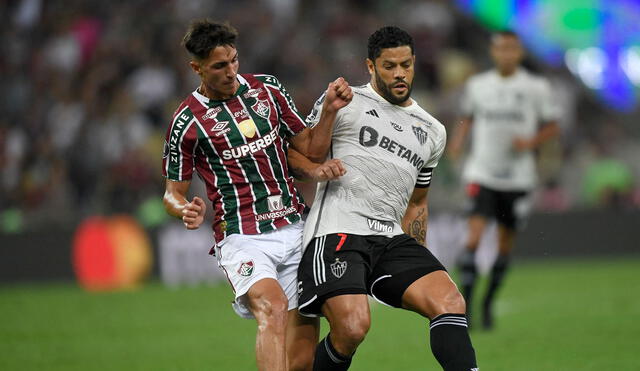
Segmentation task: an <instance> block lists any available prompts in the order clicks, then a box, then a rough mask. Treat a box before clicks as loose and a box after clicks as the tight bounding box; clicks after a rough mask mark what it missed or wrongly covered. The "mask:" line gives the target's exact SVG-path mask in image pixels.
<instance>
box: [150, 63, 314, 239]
mask: <svg viewBox="0 0 640 371" xmlns="http://www.w3.org/2000/svg"><path fill="white" fill-rule="evenodd" d="M238 81H239V82H240V88H239V89H238V91H237V92H236V95H235V96H234V97H233V98H230V99H227V100H223V101H216V100H211V99H209V98H207V97H205V96H204V95H202V94H200V93H199V92H198V91H197V90H196V91H194V92H193V93H191V95H189V97H187V98H186V99H185V100H184V101H183V102H182V104H180V106H179V107H178V109H177V110H176V112H175V113H174V117H173V122H172V123H171V126H169V129H168V130H167V134H166V140H165V148H164V153H163V160H162V164H163V175H164V176H165V177H166V178H168V179H170V180H173V181H186V180H190V179H191V176H192V173H193V169H194V168H195V170H196V171H197V173H198V175H199V176H200V178H201V179H202V180H203V181H204V182H205V184H206V188H207V196H208V198H209V200H210V201H211V202H212V204H213V210H214V212H215V220H214V222H213V230H214V235H215V239H216V242H220V241H221V240H222V239H224V238H225V237H226V236H228V235H230V234H234V233H241V234H258V233H263V232H267V231H272V230H274V229H276V228H280V227H283V226H285V225H288V224H293V223H295V222H297V221H299V220H300V218H301V213H302V211H303V210H304V204H303V201H302V199H301V197H300V196H299V194H298V192H297V190H296V189H295V187H294V185H293V178H291V177H290V176H289V172H288V168H287V159H286V143H285V141H284V139H285V138H286V137H290V136H294V135H296V134H297V133H299V132H301V131H302V130H303V129H304V128H305V127H306V126H305V121H304V118H303V117H301V116H300V114H299V113H298V111H297V109H296V107H295V105H294V103H293V100H292V99H291V97H290V96H289V94H288V93H287V91H286V90H285V88H284V87H283V86H282V84H280V82H279V81H278V80H277V79H276V78H275V77H274V76H270V75H252V74H242V75H240V74H239V75H238Z"/></svg>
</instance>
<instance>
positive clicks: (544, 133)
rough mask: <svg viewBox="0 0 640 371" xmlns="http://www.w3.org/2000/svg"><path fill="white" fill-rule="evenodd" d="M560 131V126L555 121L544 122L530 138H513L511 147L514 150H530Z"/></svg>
mask: <svg viewBox="0 0 640 371" xmlns="http://www.w3.org/2000/svg"><path fill="white" fill-rule="evenodd" d="M559 133H560V127H559V126H558V124H557V123H556V122H555V121H550V122H547V123H545V124H544V125H543V126H542V127H541V128H540V130H538V133H537V134H536V135H535V136H534V137H532V138H515V139H514V140H513V149H515V150H516V151H530V150H533V149H536V148H538V147H540V146H541V145H542V144H544V143H545V142H547V141H548V140H550V139H552V138H554V137H556V136H557V135H558V134H559Z"/></svg>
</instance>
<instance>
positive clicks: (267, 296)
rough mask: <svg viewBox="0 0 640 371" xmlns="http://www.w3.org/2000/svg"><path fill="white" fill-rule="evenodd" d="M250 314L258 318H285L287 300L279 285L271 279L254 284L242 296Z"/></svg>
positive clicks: (264, 279)
mask: <svg viewBox="0 0 640 371" xmlns="http://www.w3.org/2000/svg"><path fill="white" fill-rule="evenodd" d="M243 298H245V300H244V302H245V303H246V306H247V307H248V308H249V310H250V311H251V313H252V314H253V315H254V316H255V317H256V318H258V319H260V316H265V317H280V318H285V317H286V313H287V311H288V300H287V296H286V295H285V293H284V291H283V290H282V287H281V286H280V283H279V282H278V281H277V280H275V279H273V278H268V277H267V278H263V279H260V280H259V281H257V282H255V283H254V284H253V285H252V286H251V287H250V288H249V291H247V293H246V294H245V295H244V296H243Z"/></svg>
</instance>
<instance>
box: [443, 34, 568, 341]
mask: <svg viewBox="0 0 640 371" xmlns="http://www.w3.org/2000/svg"><path fill="white" fill-rule="evenodd" d="M490 48H491V56H492V57H493V60H494V62H495V65H496V68H495V69H492V70H490V71H486V72H483V73H481V74H478V75H476V76H474V77H472V78H471V79H470V80H469V82H468V83H467V86H466V90H465V94H464V98H463V100H462V111H463V115H464V117H463V119H462V120H461V123H460V125H458V127H457V128H456V130H455V132H454V135H453V136H452V139H451V145H450V147H449V152H450V154H451V156H452V158H453V159H454V160H455V159H457V158H458V157H459V154H460V153H461V150H462V147H463V143H464V141H465V139H466V137H467V136H468V134H469V133H471V151H470V153H469V156H468V158H467V161H466V164H465V167H464V171H463V179H464V181H465V182H466V183H467V193H468V194H469V197H470V198H471V200H472V204H473V205H472V210H471V216H470V218H469V226H468V230H469V236H468V241H467V244H466V247H465V250H464V253H463V254H462V257H461V259H460V268H461V271H462V274H461V276H462V293H463V295H464V297H465V300H466V302H467V317H468V318H469V320H470V318H471V317H470V313H471V311H470V309H471V303H472V298H473V294H472V293H473V289H474V286H475V282H476V276H477V273H476V265H475V251H476V249H477V248H478V245H479V243H480V239H481V238H482V234H483V232H484V229H485V225H486V224H487V220H489V219H495V220H496V221H497V223H498V257H497V259H496V260H495V262H494V264H493V267H492V269H491V278H490V282H489V286H488V289H487V292H486V295H485V297H484V299H483V303H482V308H483V312H482V325H483V327H484V328H485V329H490V328H492V326H493V310H492V307H493V301H494V300H493V299H494V297H495V294H496V292H497V290H498V288H499V287H500V285H501V284H502V282H503V279H504V276H505V273H506V271H507V267H508V265H509V256H510V254H511V250H512V248H513V241H514V239H515V236H516V230H517V225H518V222H519V221H520V220H521V219H522V218H524V217H525V216H526V214H527V211H528V210H529V209H530V207H529V204H530V203H531V200H530V197H528V195H529V194H530V193H531V191H532V190H533V188H534V187H535V183H536V168H535V167H536V165H535V156H534V152H535V150H536V149H537V148H538V147H539V146H540V145H542V144H543V143H545V142H546V141H548V140H549V139H551V138H553V137H555V136H556V135H557V134H558V131H559V130H558V126H557V124H556V110H555V108H554V105H553V103H552V96H551V92H550V87H549V84H548V83H547V81H546V80H544V79H542V78H541V77H538V76H535V75H532V74H531V73H529V72H527V71H526V70H525V69H523V68H521V67H520V62H521V61H522V57H523V55H524V51H523V48H522V45H521V43H520V39H519V38H518V35H517V34H515V33H514V32H512V31H502V32H498V33H496V34H494V35H493V37H492V39H491V47H490Z"/></svg>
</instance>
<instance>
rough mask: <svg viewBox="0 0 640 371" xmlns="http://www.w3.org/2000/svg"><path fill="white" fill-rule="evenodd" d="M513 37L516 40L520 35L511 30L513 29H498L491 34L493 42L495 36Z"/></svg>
mask: <svg viewBox="0 0 640 371" xmlns="http://www.w3.org/2000/svg"><path fill="white" fill-rule="evenodd" d="M500 36H502V37H514V38H516V39H518V40H520V36H518V34H517V33H516V32H515V31H513V30H499V31H495V32H494V33H492V34H491V42H493V41H494V40H495V38H496V37H500Z"/></svg>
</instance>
